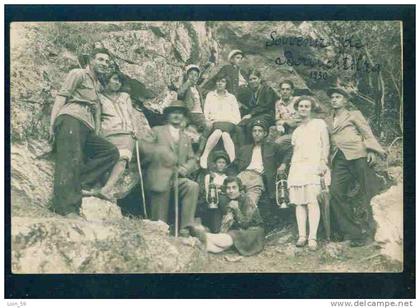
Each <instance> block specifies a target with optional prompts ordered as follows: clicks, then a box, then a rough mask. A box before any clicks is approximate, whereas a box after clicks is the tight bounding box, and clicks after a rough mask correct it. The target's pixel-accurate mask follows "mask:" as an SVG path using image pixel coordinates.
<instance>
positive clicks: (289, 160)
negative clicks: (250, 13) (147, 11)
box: [9, 20, 405, 274]
mask: <svg viewBox="0 0 420 308" xmlns="http://www.w3.org/2000/svg"><path fill="white" fill-rule="evenodd" d="M9 30H10V46H9V48H10V50H9V52H10V148H11V154H10V156H11V165H10V172H11V178H10V182H11V184H10V185H11V270H12V273H13V274H126V273H130V274H135V273H389V272H392V273H400V272H402V271H403V269H404V262H403V257H404V255H403V248H404V238H403V234H404V232H403V231H404V230H403V209H404V204H403V199H404V198H403V188H404V187H403V179H404V174H403V141H404V131H403V128H404V114H403V108H404V104H405V102H404V101H403V57H402V55H403V46H402V42H403V23H402V22H401V21H398V20H392V21H391V20H390V21H386V20H378V21H373V20H372V21H360V20H354V21H352V20H337V21H334V20H331V21H313V20H311V21H305V20H302V21H296V20H293V21H209V20H207V21H206V20H203V21H182V20H178V21H126V22H125V21H115V22H114V21H106V22H105V21H104V22H12V23H11V24H10V29H9Z"/></svg>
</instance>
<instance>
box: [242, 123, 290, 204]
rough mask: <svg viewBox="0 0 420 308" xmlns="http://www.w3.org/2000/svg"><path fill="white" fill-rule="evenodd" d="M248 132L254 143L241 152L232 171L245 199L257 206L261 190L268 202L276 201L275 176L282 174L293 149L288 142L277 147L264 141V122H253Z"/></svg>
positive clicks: (245, 146) (265, 133)
mask: <svg viewBox="0 0 420 308" xmlns="http://www.w3.org/2000/svg"><path fill="white" fill-rule="evenodd" d="M249 128H250V130H251V134H252V139H253V143H252V144H247V145H244V146H242V147H241V148H240V150H239V152H238V157H237V159H236V160H235V162H234V167H235V168H236V171H237V172H239V174H238V177H239V178H240V179H241V181H242V183H243V185H244V186H245V187H246V191H247V194H248V196H249V197H250V198H251V200H252V201H253V202H254V205H255V206H258V202H259V200H260V197H261V195H262V193H263V191H264V190H266V191H267V193H268V197H269V198H270V199H272V200H274V199H275V194H276V193H275V190H276V188H275V185H276V184H275V182H276V175H277V172H278V173H281V174H283V173H285V171H286V167H287V165H288V164H289V162H290V159H291V157H292V146H291V144H290V142H284V143H282V144H281V145H280V144H275V143H272V142H268V141H266V140H265V139H266V137H267V134H268V124H267V123H266V122H265V121H264V120H260V119H256V120H254V121H252V122H251V124H250V126H249Z"/></svg>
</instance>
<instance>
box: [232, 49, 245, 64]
mask: <svg viewBox="0 0 420 308" xmlns="http://www.w3.org/2000/svg"><path fill="white" fill-rule="evenodd" d="M237 54H241V55H242V56H243V55H244V53H243V52H242V50H239V49H234V50H232V51H231V52H229V55H228V60H229V61H230V59H231V58H232V57H233V56H236V55H237Z"/></svg>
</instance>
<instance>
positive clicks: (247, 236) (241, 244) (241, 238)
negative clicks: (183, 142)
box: [229, 226, 265, 256]
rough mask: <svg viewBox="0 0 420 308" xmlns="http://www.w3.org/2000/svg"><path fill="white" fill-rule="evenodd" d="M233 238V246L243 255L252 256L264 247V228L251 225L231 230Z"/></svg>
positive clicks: (230, 233)
mask: <svg viewBox="0 0 420 308" xmlns="http://www.w3.org/2000/svg"><path fill="white" fill-rule="evenodd" d="M229 235H230V236H232V238H233V246H235V248H236V249H237V250H238V252H239V253H240V254H241V255H243V256H252V255H255V254H258V253H260V252H261V251H262V250H263V249H264V238H265V234H264V228H263V227H259V226H257V227H250V228H248V229H239V230H231V231H229Z"/></svg>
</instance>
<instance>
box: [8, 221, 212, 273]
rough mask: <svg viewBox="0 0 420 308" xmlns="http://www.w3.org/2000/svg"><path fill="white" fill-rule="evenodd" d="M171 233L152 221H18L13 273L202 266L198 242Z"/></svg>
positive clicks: (14, 230)
mask: <svg viewBox="0 0 420 308" xmlns="http://www.w3.org/2000/svg"><path fill="white" fill-rule="evenodd" d="M168 234H169V229H168V225H166V224H165V223H163V222H151V221H148V220H142V221H140V220H133V219H128V218H121V219H113V220H107V221H99V220H97V221H89V222H88V221H85V220H81V219H66V218H62V217H50V218H27V217H14V218H13V219H12V272H13V273H15V274H17V273H25V274H29V273H37V274H39V273H50V274H51V273H60V274H61V273H151V272H153V273H170V272H171V273H173V272H190V271H196V270H197V268H200V267H202V266H203V264H204V263H205V261H206V253H205V252H204V251H203V249H202V247H201V244H200V243H199V241H198V240H197V239H195V238H189V239H187V240H188V243H187V244H186V243H185V241H186V240H185V239H180V238H178V239H175V238H173V237H169V236H168Z"/></svg>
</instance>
